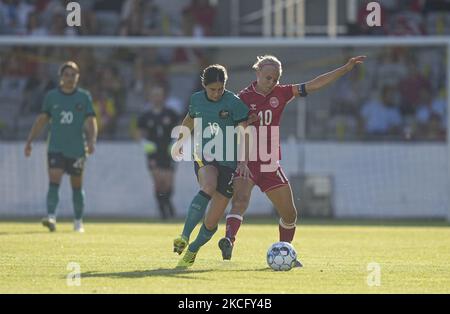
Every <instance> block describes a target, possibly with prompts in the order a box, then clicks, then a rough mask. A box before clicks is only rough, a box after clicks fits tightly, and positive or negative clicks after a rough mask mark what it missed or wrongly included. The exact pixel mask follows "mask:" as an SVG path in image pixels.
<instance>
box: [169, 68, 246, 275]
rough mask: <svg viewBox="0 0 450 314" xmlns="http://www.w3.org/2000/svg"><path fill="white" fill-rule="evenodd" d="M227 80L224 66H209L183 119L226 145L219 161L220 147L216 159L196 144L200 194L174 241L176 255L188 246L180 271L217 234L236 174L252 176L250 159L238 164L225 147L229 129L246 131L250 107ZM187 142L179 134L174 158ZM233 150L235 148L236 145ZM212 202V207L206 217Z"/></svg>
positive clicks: (196, 164)
mask: <svg viewBox="0 0 450 314" xmlns="http://www.w3.org/2000/svg"><path fill="white" fill-rule="evenodd" d="M226 81H227V72H226V69H225V68H224V67H223V66H221V65H217V64H216V65H211V66H209V67H207V68H206V69H205V70H204V71H203V75H202V85H203V87H204V91H200V92H197V93H194V94H193V95H192V96H191V98H190V102H189V112H188V114H187V115H186V117H185V118H184V120H183V124H182V125H183V126H184V127H187V128H188V129H189V130H190V131H192V130H194V133H196V132H201V133H202V134H200V136H202V135H203V134H205V133H208V131H209V134H210V135H211V138H215V137H217V136H218V134H219V133H221V135H222V136H223V142H221V143H220V140H219V143H220V144H224V145H223V146H222V152H221V153H219V155H220V156H221V157H222V158H221V157H219V158H216V157H217V154H216V153H217V147H216V150H215V153H214V157H212V156H211V155H208V154H207V153H205V151H206V152H207V149H205V148H206V147H207V146H208V141H205V140H203V141H202V142H201V144H199V143H195V142H194V153H193V155H194V156H193V157H194V168H195V174H196V176H197V179H198V182H199V185H200V191H199V192H198V193H197V195H195V197H194V199H193V200H192V202H191V204H190V206H189V209H188V214H187V217H186V221H185V224H184V228H183V232H182V233H181V235H180V236H179V237H177V238H176V239H175V240H174V242H173V246H174V252H176V253H178V254H181V253H182V252H183V251H184V249H185V248H186V247H188V248H187V250H186V253H185V255H184V256H183V257H182V258H181V260H180V261H179V263H178V265H177V268H187V267H190V266H192V265H193V263H194V261H195V258H196V256H197V253H198V251H199V249H200V247H202V246H203V245H205V244H206V243H207V242H208V241H209V240H210V239H211V238H212V236H213V235H214V233H215V232H216V231H217V225H218V223H219V220H220V219H221V217H222V216H223V214H224V211H225V209H226V207H227V205H228V203H229V200H230V198H231V197H232V195H233V186H232V181H233V179H232V178H233V173H234V172H235V171H236V172H237V173H240V174H242V176H244V177H247V178H248V176H249V170H248V168H247V160H248V159H247V158H243V160H242V161H239V162H238V161H237V158H231V159H230V158H226V156H227V154H226V150H228V149H231V147H227V146H226V144H225V143H226V142H227V138H226V137H227V136H226V128H227V127H235V126H240V127H242V129H241V130H243V129H244V128H246V126H247V123H246V121H247V119H248V112H249V109H248V108H247V106H246V105H245V104H244V103H243V102H242V101H241V100H240V99H239V98H238V97H237V96H236V95H234V94H233V93H231V92H229V91H227V90H226V89H225V84H226ZM196 119H201V128H199V129H197V126H194V124H195V123H199V122H198V121H199V120H196ZM238 129H240V128H238ZM196 135H198V134H194V137H195V136H196ZM189 136H190V133H189ZM233 136H234V135H233ZM185 140H186V139H185V135H184V134H181V133H180V136H179V137H178V142H177V144H176V145H174V148H173V154H172V155H173V156H174V157H179V156H181V154H182V151H181V149H179V148H178V147H179V145H180V143H182V142H183V141H185ZM233 143H235V141H234V142H233ZM233 148H236V145H234V147H233ZM211 151H212V150H211ZM234 151H237V149H235V150H234ZM235 157H237V156H236V155H235ZM210 202H211V205H210V208H209V210H208V212H207V213H206V215H205V212H206V208H207V206H208V204H209V203H210ZM203 217H205V218H204V221H203V224H202V226H201V228H200V231H199V233H198V235H197V238H196V239H195V240H194V241H193V242H192V243H190V244H189V238H190V235H191V233H192V231H193V230H194V228H195V227H196V226H197V224H198V223H199V222H200V221H201V220H202V219H203ZM188 244H189V246H188Z"/></svg>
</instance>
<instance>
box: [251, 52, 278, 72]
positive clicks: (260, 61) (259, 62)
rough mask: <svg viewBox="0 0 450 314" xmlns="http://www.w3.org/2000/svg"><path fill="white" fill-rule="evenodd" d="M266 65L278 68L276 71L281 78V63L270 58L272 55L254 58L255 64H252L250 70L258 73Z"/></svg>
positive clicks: (272, 57)
mask: <svg viewBox="0 0 450 314" xmlns="http://www.w3.org/2000/svg"><path fill="white" fill-rule="evenodd" d="M266 65H271V66H274V67H276V68H278V70H279V71H280V76H281V72H282V71H283V69H282V67H281V62H280V60H278V58H277V57H275V56H272V55H264V56H258V57H256V62H255V64H253V66H252V69H254V70H256V71H259V70H261V69H262V68H263V67H264V66H266Z"/></svg>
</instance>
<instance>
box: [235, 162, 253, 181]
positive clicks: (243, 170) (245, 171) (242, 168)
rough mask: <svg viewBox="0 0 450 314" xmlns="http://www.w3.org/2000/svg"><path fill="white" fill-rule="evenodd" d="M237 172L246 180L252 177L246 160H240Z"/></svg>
mask: <svg viewBox="0 0 450 314" xmlns="http://www.w3.org/2000/svg"><path fill="white" fill-rule="evenodd" d="M236 174H238V175H239V176H241V177H242V178H244V179H246V180H247V179H249V178H250V169H249V168H248V166H247V163H246V162H238V165H237V168H236Z"/></svg>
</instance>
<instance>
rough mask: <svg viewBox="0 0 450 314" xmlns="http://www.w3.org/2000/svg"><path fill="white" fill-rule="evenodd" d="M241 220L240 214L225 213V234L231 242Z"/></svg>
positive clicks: (234, 238)
mask: <svg viewBox="0 0 450 314" xmlns="http://www.w3.org/2000/svg"><path fill="white" fill-rule="evenodd" d="M242 220H243V218H242V216H241V215H227V227H226V228H227V229H226V231H225V236H226V237H227V238H228V239H230V240H231V242H232V243H234V241H235V240H236V234H237V233H238V230H239V227H240V226H241V223H242Z"/></svg>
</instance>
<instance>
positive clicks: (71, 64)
mask: <svg viewBox="0 0 450 314" xmlns="http://www.w3.org/2000/svg"><path fill="white" fill-rule="evenodd" d="M66 68H71V69H74V70H75V71H76V72H77V73H78V74H80V68H79V67H78V65H77V64H76V63H75V62H73V61H67V62H64V63H63V64H61V66H60V67H59V70H58V74H59V76H61V75H62V74H63V73H64V70H65V69H66Z"/></svg>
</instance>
